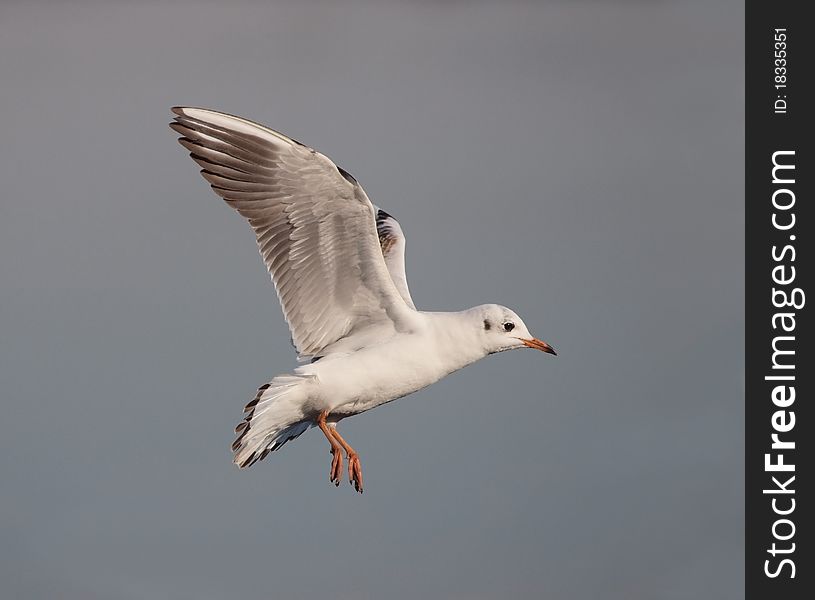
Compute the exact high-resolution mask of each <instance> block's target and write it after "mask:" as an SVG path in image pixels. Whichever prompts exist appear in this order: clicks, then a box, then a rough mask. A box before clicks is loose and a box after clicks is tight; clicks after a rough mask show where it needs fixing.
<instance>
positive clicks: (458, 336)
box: [423, 311, 489, 374]
mask: <svg viewBox="0 0 815 600" xmlns="http://www.w3.org/2000/svg"><path fill="white" fill-rule="evenodd" d="M423 315H424V317H425V319H426V324H427V331H428V334H429V335H430V336H432V339H433V341H434V345H435V346H436V348H437V350H438V352H439V355H440V356H443V357H444V364H445V367H446V368H445V371H447V373H448V374H449V373H452V372H453V371H458V370H459V369H462V368H464V367H466V366H467V365H471V364H472V363H474V362H476V361H478V360H481V359H482V358H484V357H485V356H487V354H489V352H488V350H487V349H486V348H485V347H484V340H483V338H482V337H481V336H479V335H478V333H479V329H478V328H477V327H476V326H474V325H473V324H472V315H471V314H469V313H468V311H462V312H429V313H423Z"/></svg>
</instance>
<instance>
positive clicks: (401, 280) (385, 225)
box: [374, 206, 416, 310]
mask: <svg viewBox="0 0 815 600" xmlns="http://www.w3.org/2000/svg"><path fill="white" fill-rule="evenodd" d="M374 209H375V210H376V231H377V233H378V234H379V245H380V247H381V248H382V256H384V257H385V265H386V266H387V267H388V273H390V276H391V279H392V280H393V285H395V286H396V289H397V290H399V295H400V296H402V299H403V300H404V301H405V304H407V305H408V306H409V307H410V308H412V309H414V310H415V308H416V306H414V304H413V299H412V298H411V297H410V290H409V289H408V282H407V275H406V274H405V234H404V233H402V228H401V227H400V226H399V221H397V220H396V219H394V218H393V217H392V216H391V215H389V214H388V213H386V212H385V211H384V210H382V209H381V208H379V207H378V206H374Z"/></svg>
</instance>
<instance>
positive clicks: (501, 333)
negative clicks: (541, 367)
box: [473, 304, 557, 355]
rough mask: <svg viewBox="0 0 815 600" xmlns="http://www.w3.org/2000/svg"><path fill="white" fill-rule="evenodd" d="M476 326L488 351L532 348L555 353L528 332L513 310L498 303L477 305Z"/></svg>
mask: <svg viewBox="0 0 815 600" xmlns="http://www.w3.org/2000/svg"><path fill="white" fill-rule="evenodd" d="M473 312H474V313H475V314H476V316H477V317H478V319H477V327H478V328H479V330H480V335H481V337H482V339H483V340H484V345H485V348H486V350H487V352H488V353H490V354H494V353H495V352H504V351H505V350H515V349H516V348H534V349H535V350H540V351H541V352H546V353H547V354H554V355H557V352H555V349H554V348H552V346H550V345H549V344H547V343H546V342H543V341H541V340H539V339H538V338H536V337H535V336H533V335H532V334H531V333H529V329H527V327H526V324H525V323H524V322H523V320H522V319H521V317H519V316H518V315H517V314H516V313H515V312H514V311H512V310H510V309H508V308H507V307H506V306H501V305H499V304H484V305H482V306H477V307H476V308H475V309H473Z"/></svg>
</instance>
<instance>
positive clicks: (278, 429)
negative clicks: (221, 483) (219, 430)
mask: <svg viewBox="0 0 815 600" xmlns="http://www.w3.org/2000/svg"><path fill="white" fill-rule="evenodd" d="M309 379H310V377H308V376H301V375H278V376H277V377H275V378H274V379H272V380H271V381H270V382H269V383H266V384H264V385H262V386H260V388H258V393H257V394H256V395H255V398H254V400H252V401H251V402H250V403H249V404H247V405H246V408H244V409H243V412H244V413H246V416H245V417H244V419H243V421H241V422H240V423H238V426H237V427H235V433H236V434H238V437H237V438H236V439H235V441H234V442H233V443H232V452H234V453H235V457H234V459H233V462H234V463H235V464H236V465H238V467H240V468H241V469H245V468H247V467H251V466H252V465H253V464H255V463H256V462H257V461H259V460H263V459H264V458H266V455H267V454H269V452H272V451H273V450H277V449H278V448H280V447H281V446H282V445H283V444H285V443H286V442H288V441H290V440H293V439H294V438H296V437H298V436H299V435H301V434H302V433H303V432H304V431H306V430H307V429H308V428H309V427H312V426H313V425H314V422H313V421H312V420H311V419H306V417H305V415H304V414H303V405H304V404H305V400H306V398H307V396H306V393H305V390H304V389H303V387H304V384H305V383H307V382H308V380H309Z"/></svg>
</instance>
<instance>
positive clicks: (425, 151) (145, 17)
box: [0, 0, 744, 600]
mask: <svg viewBox="0 0 815 600" xmlns="http://www.w3.org/2000/svg"><path fill="white" fill-rule="evenodd" d="M742 28H743V7H742V3H741V2H736V1H735V0H733V1H722V2H716V3H713V2H702V1H699V2H685V1H679V0H677V1H673V2H671V1H667V0H666V1H662V2H659V1H653V2H647V1H639V2H635V1H631V2H599V1H598V2H591V1H580V2H561V3H540V4H531V3H530V4H524V3H509V2H502V3H500V4H499V3H495V4H488V3H487V4H481V3H465V2H460V3H459V2H445V3H433V2H420V3H408V2H403V3H397V4H388V5H385V4H382V3H377V4H373V3H371V4H365V3H349V4H340V3H334V2H332V3H329V2H302V3H295V2H292V3H269V4H267V3H264V2H252V3H249V2H230V3H227V2H192V1H183V2H169V3H164V2H152V3H151V2H140V3H132V4H131V5H124V4H115V3H110V2H101V1H100V2H80V1H71V2H53V3H47V2H22V1H19V2H13V1H11V2H10V1H8V0H3V2H2V4H0V107H2V111H1V112H0V121H1V123H0V125H1V126H0V131H1V132H2V133H1V134H0V135H1V136H2V137H1V138H0V139H2V143H0V181H2V192H0V194H1V196H0V290H1V291H2V293H1V294H0V339H2V343H0V389H1V390H2V418H0V481H2V492H0V591H2V593H0V595H2V596H3V598H19V599H38V598H43V599H44V598H60V599H65V600H74V599H76V600H95V599H114V600H119V599H121V600H141V599H150V600H152V599H157V600H159V599H190V600H193V599H194V600H209V599H221V598H227V597H229V598H241V597H242V598H292V599H306V598H309V599H310V598H326V597H330V598H332V599H337V600H345V599H347V600H354V599H367V598H371V599H375V598H393V599H397V600H401V599H405V600H408V599H411V600H412V599H415V598H422V597H426V598H444V599H462V600H464V599H467V600H470V599H476V600H478V599H485V600H486V599H491V598H496V597H507V598H521V597H525V598H554V599H570V600H571V599H594V598H604V599H611V600H616V599H620V600H623V599H626V600H627V599H631V598H642V599H671V600H674V599H691V598H693V599H696V598H719V599H721V598H724V599H727V598H740V597H742V596H743V581H742V577H743V567H742V548H743V532H742V524H743V516H744V513H743V500H742V487H743V456H742V452H743V442H742V430H743V407H742V393H743V385H742V380H743V349H744V335H743V331H742V320H743V262H742V260H743V241H744V239H743V225H744V211H743V202H742V195H743V166H742V158H743V144H744V131H743V118H744V114H743V84H744V77H743V66H742V52H743V32H742ZM175 104H192V105H199V106H206V107H211V108H217V109H221V110H225V111H228V112H232V113H235V114H239V115H242V116H246V117H249V118H252V119H255V120H258V121H261V122H263V123H266V124H268V125H270V126H272V127H275V128H277V129H280V130H282V131H284V132H286V133H288V134H290V135H292V136H294V137H296V138H297V139H300V140H303V141H304V142H306V143H308V144H310V145H313V146H315V147H317V148H318V149H320V150H321V151H323V152H324V153H326V154H328V155H329V156H330V157H332V158H333V159H334V160H335V161H337V163H338V164H340V165H341V166H343V167H344V168H346V169H347V170H348V171H350V172H351V173H352V174H354V175H355V176H356V177H357V178H358V179H359V180H360V181H361V182H362V184H363V185H364V186H365V188H366V190H367V191H368V194H369V195H370V197H371V198H372V199H373V200H374V202H376V203H377V204H379V205H380V206H382V207H383V208H385V209H386V210H387V211H389V212H391V213H392V214H394V215H395V216H396V217H397V218H398V219H399V220H400V222H401V223H402V226H403V228H404V229H405V232H406V234H407V237H408V277H409V279H410V284H411V290H412V294H413V298H414V299H415V301H416V303H417V304H418V305H419V306H420V307H421V308H425V309H430V310H445V309H446V310H452V309H461V308H465V307H468V306H472V305H475V304H480V303H483V302H498V303H501V304H506V305H507V306H510V307H512V308H514V309H516V310H517V311H518V312H519V313H520V314H521V315H522V316H523V317H524V320H525V321H526V323H527V324H528V325H529V327H530V329H531V330H532V332H533V333H535V334H536V335H538V336H539V337H541V338H542V339H545V340H547V341H549V342H551V343H552V344H553V345H554V346H555V347H556V348H557V349H558V351H559V354H560V356H558V357H557V358H552V357H548V356H544V355H542V354H540V353H534V352H510V353H506V354H503V355H498V356H493V357H489V358H488V359H486V360H484V361H482V362H481V363H478V364H477V365H475V366H473V367H470V368H468V369H465V370H464V371H462V372H460V373H456V374H454V375H453V376H451V377H449V378H447V379H445V380H444V381H442V382H440V383H439V384H437V385H434V386H432V387H431V388H429V389H427V390H425V391H422V392H420V393H417V394H415V395H413V396H409V397H407V398H404V399H402V400H399V401H398V402H395V403H393V404H390V405H387V406H385V407H382V408H379V409H377V410H375V411H372V412H369V413H367V414H365V415H362V416H359V417H356V418H354V419H350V420H348V421H345V422H344V423H343V431H344V433H345V434H347V435H346V437H347V439H349V440H350V441H351V442H352V443H353V444H354V446H355V447H356V448H357V449H358V450H359V451H360V453H361V456H362V459H363V465H364V468H365V478H366V479H365V480H366V492H365V494H364V496H361V497H359V496H358V495H357V494H355V493H353V491H352V489H351V488H350V486H348V485H347V484H344V485H343V486H342V487H341V488H340V489H339V490H337V489H334V487H333V486H331V485H330V484H329V482H328V467H329V459H330V456H329V454H328V446H327V444H326V442H325V440H324V439H323V438H322V436H320V435H319V432H318V433H314V432H313V431H312V432H309V433H308V434H306V435H305V436H303V437H302V438H300V439H299V440H297V442H296V443H294V444H290V445H288V446H287V447H286V448H285V450H284V451H283V452H281V453H279V454H276V455H273V456H270V457H269V458H268V459H267V460H265V461H264V462H263V463H260V464H258V465H256V466H255V467H253V468H252V469H250V470H249V471H246V472H241V471H238V470H237V469H235V468H234V467H233V466H232V465H231V462H230V452H229V444H230V442H231V441H232V427H233V425H234V424H235V423H236V422H237V420H238V419H239V418H240V416H241V409H242V407H243V405H244V404H245V403H246V402H247V401H248V400H250V399H251V398H252V396H253V393H254V391H255V389H256V388H257V386H259V385H260V384H262V383H264V382H266V381H267V380H269V379H270V378H271V377H272V376H274V375H275V374H277V373H280V372H286V371H289V370H290V369H292V368H293V367H294V366H295V360H294V353H293V350H292V349H291V347H290V346H289V341H288V337H289V336H288V332H287V330H286V327H285V323H284V321H283V318H282V316H281V313H280V309H279V306H278V303H277V300H276V298H275V295H274V292H273V288H272V286H271V284H270V283H269V282H268V279H267V276H266V274H265V270H264V268H263V266H262V263H261V260H260V258H259V256H258V255H257V251H256V247H255V242H254V240H253V237H252V235H251V233H250V231H249V229H248V227H247V226H246V225H245V224H244V222H243V221H242V219H241V218H240V217H239V216H238V215H237V214H235V213H234V212H232V211H231V210H230V209H229V208H228V207H227V206H226V205H225V204H224V203H223V202H222V201H221V200H220V199H218V198H217V197H216V196H215V195H214V194H212V193H211V191H210V190H209V189H208V187H207V185H206V183H205V182H204V181H203V179H201V178H200V177H199V175H198V174H197V169H196V167H195V165H194V164H193V163H192V162H191V161H190V159H189V158H188V157H187V155H186V152H185V151H184V150H183V149H182V148H181V147H180V146H178V144H176V142H175V137H176V135H175V134H174V133H173V132H172V131H170V130H169V129H168V127H167V123H168V121H169V120H170V116H171V115H170V112H169V108H170V106H172V105H175Z"/></svg>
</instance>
